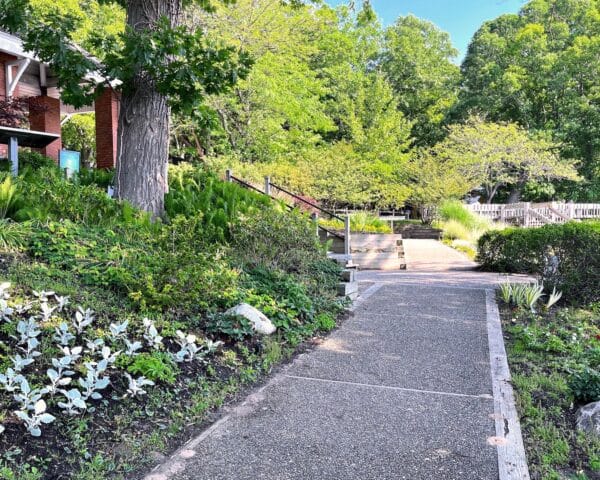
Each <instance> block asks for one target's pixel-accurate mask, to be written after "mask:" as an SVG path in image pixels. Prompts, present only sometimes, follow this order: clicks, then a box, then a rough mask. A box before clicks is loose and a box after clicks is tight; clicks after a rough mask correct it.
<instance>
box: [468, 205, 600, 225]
mask: <svg viewBox="0 0 600 480" xmlns="http://www.w3.org/2000/svg"><path fill="white" fill-rule="evenodd" d="M467 208H468V209H469V210H471V211H472V212H474V213H478V214H479V215H481V216H483V217H486V218H489V219H490V220H493V221H495V222H505V223H511V224H516V225H521V226H524V227H539V226H542V225H546V224H548V223H565V222H568V221H571V220H585V219H590V218H600V203H563V202H546V203H529V202H523V203H510V204H506V205H502V204H483V203H475V204H472V205H467Z"/></svg>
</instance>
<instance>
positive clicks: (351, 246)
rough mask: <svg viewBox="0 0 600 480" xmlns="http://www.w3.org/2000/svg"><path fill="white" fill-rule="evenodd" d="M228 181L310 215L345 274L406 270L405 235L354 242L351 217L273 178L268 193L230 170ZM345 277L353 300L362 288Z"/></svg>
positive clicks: (345, 291)
mask: <svg viewBox="0 0 600 480" xmlns="http://www.w3.org/2000/svg"><path fill="white" fill-rule="evenodd" d="M225 178H226V180H227V181H229V182H235V183H237V184H239V185H241V186H242V187H244V188H247V189H250V190H253V191H255V192H257V193H261V194H263V195H267V196H269V197H270V198H273V199H274V200H278V201H282V202H283V203H284V204H285V205H286V206H287V207H288V208H289V209H294V208H302V209H303V210H305V211H308V212H310V213H311V215H312V217H313V219H314V221H315V230H316V233H317V235H318V237H319V240H320V241H321V243H323V244H326V243H328V244H329V246H328V256H329V258H331V259H333V260H335V261H336V262H338V263H339V264H340V265H341V266H342V267H344V268H345V269H346V270H344V272H347V271H350V272H355V271H356V269H357V268H358V266H359V265H360V267H361V268H362V269H365V270H402V269H406V260H405V258H404V246H403V244H402V238H403V235H397V234H396V235H394V234H385V235H381V234H365V233H355V234H353V235H352V238H351V236H350V217H349V216H348V215H346V216H344V217H342V216H339V215H337V214H336V213H334V212H331V211H329V210H326V209H324V208H322V207H321V206H319V205H317V204H316V203H314V202H312V201H310V200H309V199H306V198H302V197H301V196H299V195H296V194H295V193H292V192H290V191H289V190H286V189H285V188H283V187H281V186H279V185H276V184H274V183H273V182H271V180H270V178H269V177H266V178H265V185H264V190H261V189H260V188H259V187H257V186H255V185H252V184H250V183H248V182H246V181H244V180H241V179H239V178H237V177H235V176H233V175H232V173H231V171H230V170H228V171H227V172H226V175H225ZM319 215H322V216H324V217H326V218H328V219H335V220H338V221H340V222H342V223H343V225H344V230H343V231H340V230H333V229H329V228H326V227H323V226H322V225H320V224H319ZM424 238H425V237H424ZM426 238H430V237H426ZM345 275H346V276H348V277H349V278H350V277H351V280H345V281H343V282H342V283H340V292H339V293H340V294H341V295H343V296H352V295H354V294H355V293H356V292H357V291H358V284H356V283H355V280H354V273H351V274H346V273H345Z"/></svg>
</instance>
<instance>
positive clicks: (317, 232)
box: [310, 212, 319, 238]
mask: <svg viewBox="0 0 600 480" xmlns="http://www.w3.org/2000/svg"><path fill="white" fill-rule="evenodd" d="M310 217H311V219H312V221H313V222H315V232H316V234H317V238H319V214H318V213H317V212H313V213H311V214H310Z"/></svg>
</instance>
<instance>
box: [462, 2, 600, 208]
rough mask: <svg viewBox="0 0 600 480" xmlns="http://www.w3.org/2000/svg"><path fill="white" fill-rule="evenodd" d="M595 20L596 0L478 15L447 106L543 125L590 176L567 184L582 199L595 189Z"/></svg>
mask: <svg viewBox="0 0 600 480" xmlns="http://www.w3.org/2000/svg"><path fill="white" fill-rule="evenodd" d="M599 20H600V2H598V1H597V0H532V1H530V2H528V3H527V4H526V5H524V6H523V8H522V10H521V12H520V13H519V14H518V15H503V16H501V17H499V18H497V19H495V20H492V21H490V22H486V23H485V24H484V25H483V26H482V27H481V28H480V29H479V31H478V32H477V33H476V34H475V36H474V37H473V40H472V42H471V44H470V46H469V50H468V53H467V56H466V58H465V60H464V62H463V64H462V89H461V95H460V102H459V104H458V106H457V108H456V111H455V113H456V114H457V115H458V116H459V117H462V118H465V117H466V116H468V115H469V114H470V113H479V114H482V115H485V117H486V118H488V119H489V120H492V121H508V122H516V123H518V124H519V125H521V126H523V127H524V128H526V129H528V130H530V131H539V132H548V133H549V134H550V135H551V136H552V138H553V140H554V141H555V142H557V143H559V144H560V149H561V154H562V156H564V157H566V158H573V159H577V160H580V161H581V167H580V171H581V173H582V174H583V175H584V176H585V177H586V178H587V180H588V181H589V182H592V184H595V186H594V185H592V186H590V185H589V184H587V185H586V184H583V185H584V188H579V189H573V188H572V186H571V187H569V189H570V194H571V195H574V197H575V198H582V199H585V198H594V197H595V198H597V197H598V194H599V193H600V185H599V183H598V173H599V168H600V107H599V105H600V104H599V102H598V92H599V91H600V76H599V73H600V27H599V25H600V21H599Z"/></svg>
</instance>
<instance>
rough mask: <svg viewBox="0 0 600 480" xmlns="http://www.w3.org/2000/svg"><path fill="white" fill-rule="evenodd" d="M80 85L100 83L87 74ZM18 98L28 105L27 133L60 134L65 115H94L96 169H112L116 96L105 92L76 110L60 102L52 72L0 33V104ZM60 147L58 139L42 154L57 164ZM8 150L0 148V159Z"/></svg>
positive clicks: (20, 45) (114, 155) (115, 143)
mask: <svg viewBox="0 0 600 480" xmlns="http://www.w3.org/2000/svg"><path fill="white" fill-rule="evenodd" d="M82 82H94V83H96V84H99V83H102V82H103V79H102V77H100V76H99V75H94V74H90V75H88V76H87V77H86V78H84V79H82ZM7 98H15V99H17V98H20V99H24V100H26V102H27V103H28V104H29V109H28V110H29V112H28V120H29V129H30V130H35V131H39V132H47V133H55V134H59V135H60V133H61V131H60V130H61V121H62V119H64V118H65V117H66V116H68V115H73V114H77V113H83V112H95V113H96V165H97V167H98V168H112V167H114V166H115V161H116V157H117V119H118V111H119V101H118V97H117V94H116V93H115V92H114V91H113V90H112V89H110V88H106V89H105V90H104V91H103V92H102V94H101V95H100V96H99V97H98V98H97V99H96V101H95V102H94V105H92V106H90V107H87V108H83V109H79V110H75V109H74V108H73V107H70V106H69V105H65V104H64V103H63V102H61V100H60V90H59V89H58V88H57V82H56V77H54V76H53V73H52V69H51V68H50V67H49V66H48V65H45V64H43V63H42V62H40V61H39V60H38V59H37V58H36V57H35V55H32V54H31V53H29V52H26V51H25V50H24V49H23V44H22V42H21V40H20V39H19V38H18V37H15V36H14V35H10V34H8V33H6V32H3V31H0V100H4V99H7ZM61 147H62V144H61V140H60V138H59V139H58V140H55V141H53V142H52V143H50V144H49V145H48V146H47V147H44V148H43V149H40V151H41V153H43V154H44V155H47V156H49V157H51V158H54V159H55V160H57V161H58V156H59V152H60V149H61ZM6 155H7V146H6V145H2V144H0V157H6Z"/></svg>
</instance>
